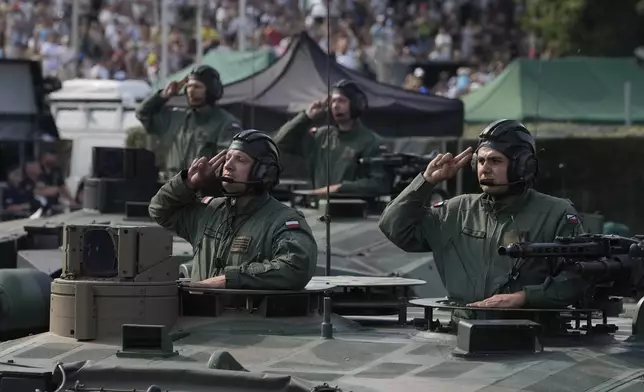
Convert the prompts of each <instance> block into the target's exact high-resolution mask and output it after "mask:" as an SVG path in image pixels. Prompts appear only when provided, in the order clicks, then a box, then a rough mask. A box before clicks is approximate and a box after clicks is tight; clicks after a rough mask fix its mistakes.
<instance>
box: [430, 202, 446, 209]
mask: <svg viewBox="0 0 644 392" xmlns="http://www.w3.org/2000/svg"><path fill="white" fill-rule="evenodd" d="M446 201H447V200H441V201H437V202H436V203H433V204H432V208H439V207H442V206H444V205H445V202H446Z"/></svg>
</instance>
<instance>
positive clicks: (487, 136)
mask: <svg viewBox="0 0 644 392" xmlns="http://www.w3.org/2000/svg"><path fill="white" fill-rule="evenodd" d="M481 147H490V148H492V149H494V150H497V151H499V152H500V153H502V154H503V155H505V156H506V157H507V158H508V159H509V160H510V163H509V165H508V182H510V183H513V184H517V185H520V187H521V188H523V187H531V186H532V185H534V181H535V180H536V179H537V175H538V174H539V161H538V159H537V147H536V143H535V140H534V138H533V137H532V134H530V131H528V129H527V128H526V127H525V126H524V125H523V124H521V123H520V122H518V121H515V120H507V119H503V120H497V121H494V122H493V123H491V124H490V125H488V126H487V127H486V128H485V129H484V130H483V131H481V133H480V134H479V143H478V145H477V146H476V151H475V152H474V154H473V155H472V169H473V170H474V171H475V172H476V165H477V161H478V156H477V152H478V150H479V149H480V148H481Z"/></svg>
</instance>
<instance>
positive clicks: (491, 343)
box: [0, 223, 644, 392]
mask: <svg viewBox="0 0 644 392" xmlns="http://www.w3.org/2000/svg"><path fill="white" fill-rule="evenodd" d="M639 241H640V240H639V239H624V238H620V237H615V236H589V237H578V238H573V239H561V240H559V242H557V243H552V244H525V243H523V244H512V245H510V246H508V247H507V248H504V249H501V250H500V251H503V252H504V254H506V255H508V256H510V257H522V256H526V257H528V256H529V257H542V256H543V257H546V256H547V257H550V256H553V255H554V256H557V257H566V258H569V259H570V266H571V268H577V269H579V270H581V271H586V272H590V275H588V276H589V279H592V282H593V284H594V287H595V290H594V294H593V298H592V300H590V301H589V302H588V305H589V307H587V308H568V309H563V310H562V309H521V310H517V309H513V310H510V309H501V310H499V309H495V311H496V312H495V313H488V312H487V311H484V310H482V309H476V308H468V311H470V312H474V313H481V314H487V315H488V317H482V319H481V318H478V317H477V318H476V319H460V320H454V319H453V318H452V317H450V312H451V311H452V310H454V309H459V310H461V311H462V310H463V308H459V304H453V303H450V302H449V300H441V299H432V298H415V297H414V296H413V295H412V294H411V291H410V290H409V288H411V287H419V286H422V285H425V284H426V282H423V281H421V280H413V279H406V278H400V277H365V276H362V277H351V276H331V277H327V276H323V277H314V278H313V279H312V280H311V282H310V283H309V284H308V285H307V287H306V288H305V289H304V290H302V291H260V290H229V289H228V290H227V289H212V288H208V287H206V286H203V285H199V284H195V283H190V282H189V281H184V280H181V279H178V274H179V265H180V264H181V262H182V260H181V258H180V257H177V256H173V250H172V245H173V238H172V234H171V233H168V232H167V231H165V230H164V229H161V228H159V227H155V226H142V225H138V224H136V225H131V224H127V223H122V224H112V225H100V224H92V225H85V224H68V225H65V226H64V229H63V243H62V247H61V249H62V254H61V257H60V258H59V259H58V262H60V263H61V265H62V272H61V275H60V277H59V278H56V279H54V280H53V282H52V283H51V292H50V293H45V292H43V293H41V295H40V296H37V295H35V294H33V293H34V292H36V291H37V290H36V288H37V287H42V282H43V280H47V279H49V277H48V276H47V274H45V273H44V272H41V271H38V270H35V269H27V270H25V269H5V270H1V271H0V281H2V282H3V286H2V287H3V288H10V289H13V290H14V291H13V292H11V295H13V296H10V295H7V294H9V293H10V291H9V290H4V292H3V294H4V295H3V297H2V308H3V313H4V314H3V321H8V322H11V321H13V320H12V319H11V315H12V312H16V307H15V306H14V305H19V306H21V307H25V308H34V309H35V311H38V310H41V308H42V303H43V297H45V301H46V300H47V299H49V302H48V305H49V306H48V308H49V311H48V314H49V321H50V323H49V324H50V327H49V331H48V332H44V333H41V334H37V335H33V336H28V337H23V338H20V339H16V340H11V341H7V342H4V343H3V344H2V345H1V346H0V391H3V392H4V391H12V392H27V391H28V392H33V391H41V392H45V391H48V392H62V391H86V392H89V391H105V392H108V391H112V392H116V391H119V392H120V391H150V392H151V391H191V392H192V391H195V392H196V391H293V392H298V391H302V392H304V391H354V392H375V391H409V392H415V391H423V392H425V391H428V390H429V391H432V390H436V391H443V390H454V391H481V392H482V391H485V392H506V391H520V390H523V391H535V392H536V391H549V392H556V391H575V392H576V391H609V390H610V391H641V390H642V387H644V377H643V376H644V368H643V364H644V343H643V341H642V335H643V334H644V321H643V320H644V299H643V300H640V301H639V303H638V304H637V305H635V304H633V303H625V302H626V301H622V298H619V297H621V296H624V295H627V294H629V293H635V292H637V291H640V292H641V289H642V287H641V282H642V280H641V278H642V276H644V274H643V269H642V255H644V252H643V251H642V249H644V244H640V242H639ZM629 244H630V246H626V245H629ZM597 254H604V255H606V254H607V255H611V257H605V258H595V256H596V255H597ZM616 255H620V256H624V255H630V256H629V257H628V258H622V259H619V258H617V257H612V256H616ZM581 260H586V261H581ZM620 260H621V261H620ZM627 260H628V261H627ZM53 261H54V260H52V262H53ZM25 271H27V272H25ZM20 274H22V275H21V276H19V275H20ZM584 276H586V275H584ZM18 278H20V281H21V283H20V284H17V283H16V282H17V280H18ZM12 282H13V283H12ZM12 285H13V287H11V286H12ZM18 286H19V287H20V288H21V290H20V289H18ZM376 289H379V290H377V295H376V294H375V292H376ZM28 293H32V294H31V295H29V296H27V297H25V295H26V294H28ZM613 295H614V296H617V297H613ZM629 295H630V294H629ZM383 307H388V308H389V309H395V310H396V312H395V313H396V314H395V315H393V316H391V315H389V316H388V315H383V314H382V312H379V311H376V312H374V313H375V314H373V315H371V316H366V315H364V314H356V309H357V310H358V311H359V310H361V309H369V308H371V309H381V308H383ZM358 313H360V312H358ZM499 313H506V314H507V315H508V316H509V315H510V313H512V314H514V316H512V317H504V316H499ZM492 314H494V316H491V315H492Z"/></svg>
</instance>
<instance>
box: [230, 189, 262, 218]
mask: <svg viewBox="0 0 644 392" xmlns="http://www.w3.org/2000/svg"><path fill="white" fill-rule="evenodd" d="M269 198H270V195H269V194H268V192H262V193H261V194H260V195H257V196H255V197H253V198H252V199H250V201H249V202H248V203H247V204H246V205H245V206H243V207H237V206H235V205H234V203H235V201H236V198H234V197H229V198H228V199H227V200H226V204H227V205H228V206H229V207H231V208H234V209H235V214H252V213H253V212H255V211H256V210H258V209H259V208H260V207H262V206H263V205H264V204H266V202H268V199H269Z"/></svg>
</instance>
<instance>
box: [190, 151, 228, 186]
mask: <svg viewBox="0 0 644 392" xmlns="http://www.w3.org/2000/svg"><path fill="white" fill-rule="evenodd" d="M220 154H221V153H220ZM218 155H219V154H218ZM213 159H214V158H213ZM215 178H217V168H216V166H215V165H211V164H210V163H209V162H208V158H206V157H201V158H198V159H195V160H194V161H192V165H190V168H189V169H188V175H187V176H186V185H187V186H188V188H190V189H201V188H203V187H204V186H205V185H206V184H207V183H208V182H209V181H212V180H214V179H215Z"/></svg>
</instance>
